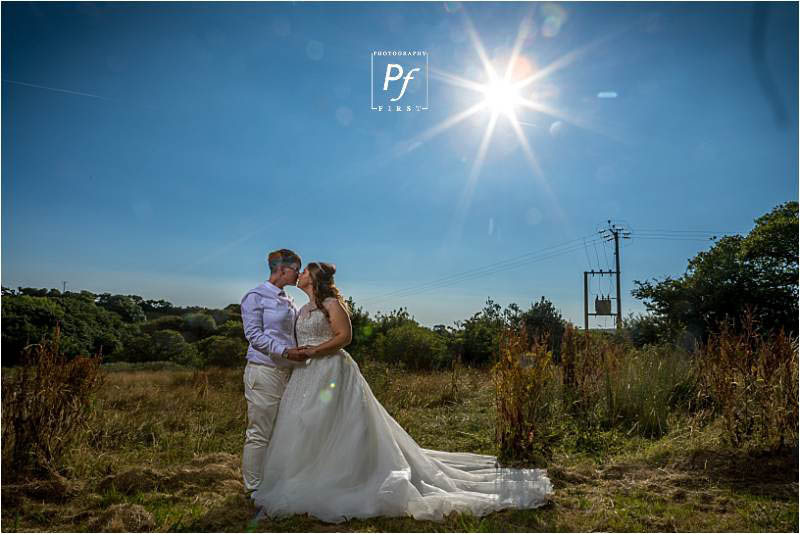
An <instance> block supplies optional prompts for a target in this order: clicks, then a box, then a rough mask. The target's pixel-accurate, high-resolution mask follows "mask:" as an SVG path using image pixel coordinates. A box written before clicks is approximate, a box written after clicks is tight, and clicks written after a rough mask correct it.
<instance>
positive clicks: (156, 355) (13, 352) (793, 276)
mask: <svg viewBox="0 0 800 534" xmlns="http://www.w3.org/2000/svg"><path fill="white" fill-rule="evenodd" d="M634 285H635V289H634V290H633V291H632V293H631V294H632V296H633V297H635V298H637V299H640V300H642V301H643V302H644V304H645V307H646V309H647V313H645V314H638V315H633V314H632V315H630V316H628V317H627V318H626V319H625V320H624V321H623V323H624V328H623V330H622V331H621V332H620V333H618V334H617V335H618V336H621V337H622V338H624V340H625V341H626V342H629V343H632V344H633V345H635V346H638V347H641V346H644V345H648V344H671V343H672V344H675V343H684V344H685V343H693V342H695V341H698V342H705V341H706V340H707V339H708V336H709V335H710V334H711V333H713V332H714V331H715V330H716V329H717V328H718V326H719V324H721V322H723V321H725V320H732V321H734V324H736V325H737V327H741V325H740V324H738V323H737V321H739V320H740V318H741V317H742V316H743V312H744V311H745V310H746V309H749V310H751V311H753V313H754V316H755V318H756V321H757V325H758V328H759V329H760V331H761V332H763V333H764V334H766V333H768V332H770V331H777V330H779V329H783V330H784V331H786V332H790V333H793V334H794V335H795V336H796V335H797V328H798V323H797V318H798V203H797V202H796V201H790V202H786V203H784V204H781V205H779V206H777V207H775V208H774V209H773V210H771V211H770V212H769V213H767V214H765V215H763V216H761V217H759V218H758V219H756V220H755V226H754V228H753V229H752V230H751V231H750V232H749V233H748V235H746V236H740V235H733V236H725V237H722V238H721V239H719V240H717V241H715V242H714V244H713V245H711V247H710V249H709V250H706V251H701V252H700V253H698V254H697V256H695V257H694V258H692V259H691V260H689V263H688V266H687V269H686V272H685V273H684V274H683V275H682V276H680V277H678V278H672V277H669V276H668V277H666V278H664V279H662V280H658V279H652V280H650V281H644V282H642V281H638V280H636V281H634ZM349 304H350V308H351V310H352V317H351V320H352V323H353V341H352V343H351V345H350V346H349V347H348V351H349V352H350V353H351V354H352V355H353V357H354V358H356V359H357V360H363V359H367V358H369V359H375V360H380V361H386V362H391V363H402V364H403V365H405V366H407V367H409V368H412V369H428V368H442V367H448V366H450V365H451V363H452V362H453V361H454V360H455V359H458V360H460V361H462V362H463V363H466V364H469V365H486V364H489V363H491V362H492V361H493V359H494V358H495V356H496V354H497V350H498V340H499V337H500V336H501V334H502V333H503V332H504V331H507V330H508V329H514V330H517V331H520V332H525V334H526V335H527V336H528V339H529V342H531V343H532V342H533V341H534V340H536V339H539V338H541V337H543V336H546V338H547V341H546V342H547V343H548V348H549V349H550V350H551V351H552V354H553V358H554V359H555V360H556V361H558V359H559V357H560V348H561V339H562V337H563V333H564V329H565V327H566V324H567V321H566V320H564V319H563V318H562V316H561V313H560V312H559V310H558V309H557V308H556V307H555V306H554V305H553V303H552V302H550V301H549V300H548V299H547V298H545V297H544V296H542V297H541V298H540V299H539V300H538V301H535V302H533V303H531V304H530V305H529V307H528V308H527V309H523V308H522V307H520V306H518V305H517V304H514V303H512V304H509V305H508V306H507V307H506V308H502V307H501V306H500V305H499V304H497V303H495V302H494V301H493V300H492V299H491V298H489V299H488V300H487V302H486V305H485V306H484V308H483V309H482V310H480V311H478V312H476V313H474V314H473V315H472V316H470V317H468V318H467V319H465V320H463V321H456V322H455V323H454V324H453V325H450V326H447V325H436V326H434V327H433V328H428V327H425V326H423V325H420V324H419V323H418V322H417V321H416V320H415V319H414V317H413V316H411V315H410V314H409V312H408V310H407V309H405V308H400V309H397V310H393V311H391V312H388V313H382V312H378V313H377V314H375V315H374V316H370V314H369V313H367V312H365V311H364V310H363V309H362V308H361V307H359V306H358V305H357V303H356V302H354V301H353V299H352V298H351V299H349ZM56 324H59V325H60V329H61V350H62V351H63V352H64V353H65V355H67V356H68V357H71V356H76V355H79V354H82V355H89V354H97V353H101V354H102V355H103V361H104V362H118V361H125V362H147V361H171V362H175V363H178V364H182V365H187V366H192V367H205V366H237V365H240V364H242V363H243V360H244V359H243V356H244V354H245V352H246V350H247V341H246V339H245V338H244V332H243V328H242V319H241V310H240V307H239V305H238V304H230V305H228V306H226V307H225V308H223V309H210V308H205V307H198V306H190V307H179V306H174V305H173V304H172V303H170V302H168V301H166V300H145V299H143V298H142V297H140V296H138V295H112V294H110V293H101V294H95V293H92V292H90V291H85V290H84V291H80V292H70V291H67V292H63V293H62V292H61V291H59V290H57V289H38V288H30V287H26V288H22V287H20V288H17V289H16V290H13V289H9V288H6V287H3V288H2V354H3V359H2V365H3V366H13V365H18V364H20V363H22V361H23V359H24V355H25V353H26V351H28V350H29V349H30V347H31V344H36V343H39V342H40V341H41V340H42V339H45V338H48V337H49V336H50V335H52V332H53V330H54V328H55V326H56Z"/></svg>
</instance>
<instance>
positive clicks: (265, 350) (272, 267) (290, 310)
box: [242, 249, 304, 494]
mask: <svg viewBox="0 0 800 534" xmlns="http://www.w3.org/2000/svg"><path fill="white" fill-rule="evenodd" d="M267 263H268V265H269V271H270V275H269V280H267V281H266V282H264V283H262V284H259V285H258V286H257V287H255V288H253V289H251V290H250V291H248V292H247V293H245V295H244V297H242V323H243V327H244V335H245V337H246V338H247V341H249V342H250V346H249V347H248V348H247V354H246V358H247V365H246V366H245V368H244V396H245V398H246V399H247V432H246V434H245V442H244V452H243V454H242V474H243V476H244V488H245V492H246V493H248V494H249V493H251V492H252V491H254V490H256V489H258V486H259V484H260V483H261V476H262V473H261V468H262V465H263V460H264V454H265V452H266V450H267V446H268V445H269V442H270V439H271V438H272V429H273V426H274V424H275V418H276V417H277V415H278V406H279V405H280V402H281V396H282V395H283V391H284V389H286V383H287V382H288V380H289V376H290V374H291V370H292V367H296V366H298V365H304V364H303V363H302V362H301V363H298V362H296V361H292V360H290V359H289V357H290V356H291V357H295V356H296V355H297V354H298V349H297V342H296V340H295V335H294V323H295V319H296V317H297V307H296V306H295V304H294V300H293V299H292V297H290V296H289V295H287V294H286V292H285V291H284V290H283V288H284V287H285V286H287V285H295V284H296V283H297V277H298V274H299V271H300V266H301V264H302V262H301V260H300V256H298V255H297V254H296V253H294V252H292V251H291V250H288V249H281V250H276V251H274V252H270V253H269V255H268V256H267Z"/></svg>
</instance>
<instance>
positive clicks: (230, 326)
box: [216, 320, 247, 341]
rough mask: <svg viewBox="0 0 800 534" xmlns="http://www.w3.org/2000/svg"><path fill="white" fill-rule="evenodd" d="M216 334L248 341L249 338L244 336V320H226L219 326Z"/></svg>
mask: <svg viewBox="0 0 800 534" xmlns="http://www.w3.org/2000/svg"><path fill="white" fill-rule="evenodd" d="M216 335H218V336H222V337H227V338H231V339H240V340H242V341H247V338H246V337H244V327H243V326H242V321H233V320H231V321H225V322H224V323H222V324H221V325H220V326H219V327H217V331H216Z"/></svg>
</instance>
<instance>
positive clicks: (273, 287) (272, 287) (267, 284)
mask: <svg viewBox="0 0 800 534" xmlns="http://www.w3.org/2000/svg"><path fill="white" fill-rule="evenodd" d="M264 287H266V288H267V289H269V290H270V291H271V292H273V293H275V294H276V295H277V294H278V293H280V292H281V291H283V290H282V289H281V288H279V287H278V286H276V285H275V284H273V283H272V282H270V281H269V280H267V281H266V282H264ZM284 294H286V292H285V291H284Z"/></svg>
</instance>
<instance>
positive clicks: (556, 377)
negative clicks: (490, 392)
mask: <svg viewBox="0 0 800 534" xmlns="http://www.w3.org/2000/svg"><path fill="white" fill-rule="evenodd" d="M492 377H493V380H494V385H495V394H496V397H495V403H496V411H497V424H496V439H497V443H498V446H499V449H500V456H501V457H502V458H504V459H519V458H532V459H535V460H539V461H541V460H543V459H545V458H547V457H549V456H550V453H551V449H552V444H553V442H554V439H555V437H556V436H557V434H558V433H557V431H556V430H555V429H556V426H557V425H556V420H557V418H558V414H559V413H560V412H561V411H562V409H561V399H560V393H561V388H560V383H561V378H560V370H559V368H558V366H556V365H555V364H554V363H553V355H552V352H550V351H548V350H547V340H546V339H538V340H534V342H533V345H532V346H530V347H528V346H527V334H526V333H525V332H524V331H523V332H515V331H513V330H510V329H509V330H506V331H505V332H503V333H502V335H501V336H500V347H499V351H498V359H497V361H496V362H495V364H494V367H493V368H492Z"/></svg>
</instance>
